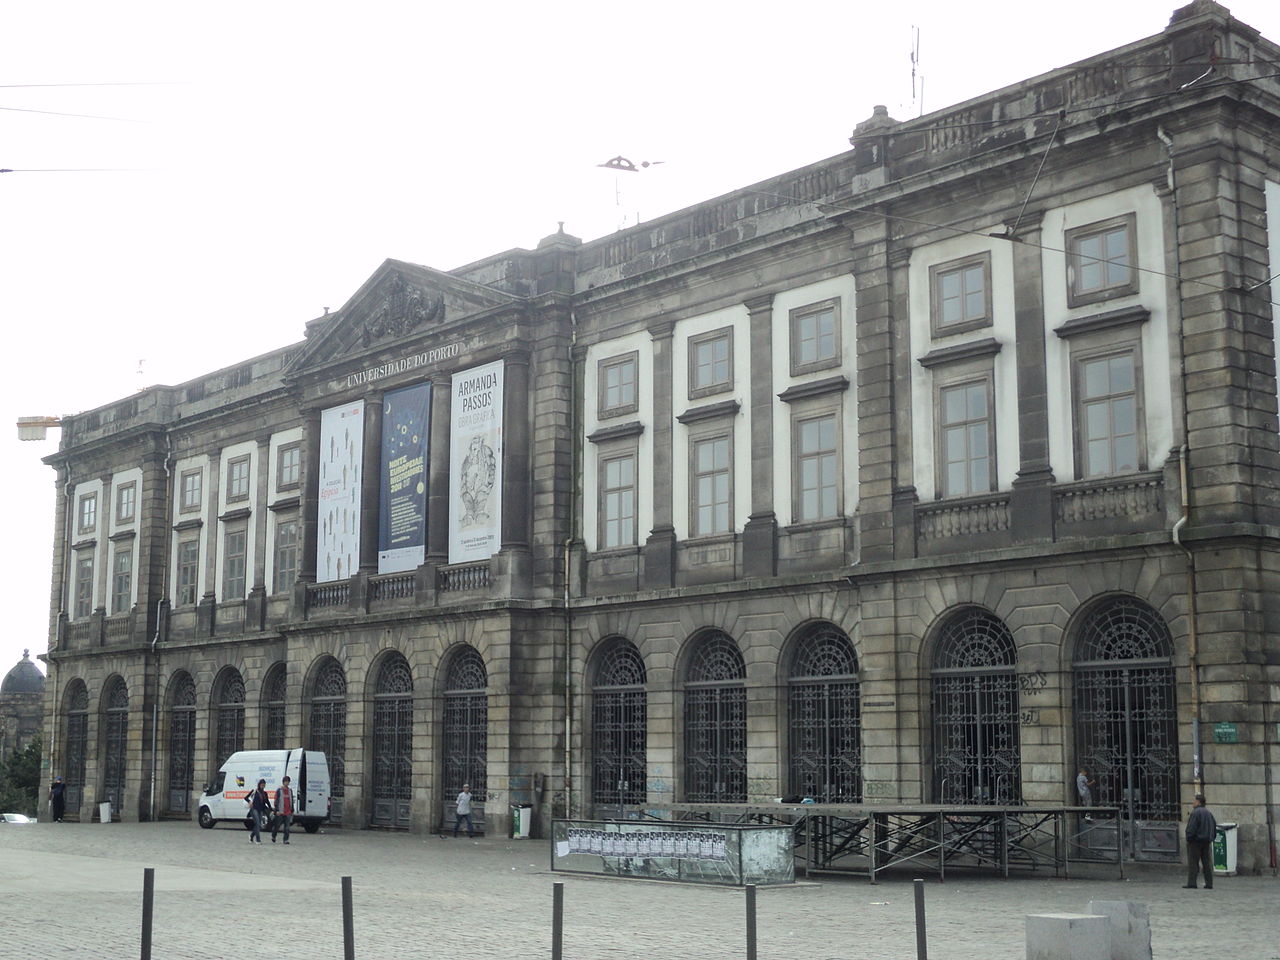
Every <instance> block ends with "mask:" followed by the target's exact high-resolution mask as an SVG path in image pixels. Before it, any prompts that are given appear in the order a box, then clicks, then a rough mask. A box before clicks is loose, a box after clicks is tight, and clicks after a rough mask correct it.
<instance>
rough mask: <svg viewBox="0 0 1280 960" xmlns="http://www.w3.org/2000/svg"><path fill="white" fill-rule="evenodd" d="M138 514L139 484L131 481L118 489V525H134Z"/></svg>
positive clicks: (116, 517) (116, 518)
mask: <svg viewBox="0 0 1280 960" xmlns="http://www.w3.org/2000/svg"><path fill="white" fill-rule="evenodd" d="M137 513H138V483H137V481H136V480H130V481H129V482H128V483H122V484H120V486H118V487H116V516H115V520H116V523H132V522H133V521H134V518H135V517H136V516H137Z"/></svg>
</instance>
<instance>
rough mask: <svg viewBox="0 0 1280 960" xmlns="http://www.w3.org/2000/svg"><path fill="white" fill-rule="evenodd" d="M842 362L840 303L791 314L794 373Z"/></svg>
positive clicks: (823, 304)
mask: <svg viewBox="0 0 1280 960" xmlns="http://www.w3.org/2000/svg"><path fill="white" fill-rule="evenodd" d="M839 362H840V301H839V300H828V301H826V302H825V303H816V304H811V305H809V306H807V307H800V308H798V309H796V310H792V311H791V373H792V375H796V374H801V373H808V372H810V371H811V370H822V369H824V368H826V367H834V366H836V365H837V364H839Z"/></svg>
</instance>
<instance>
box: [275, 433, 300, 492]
mask: <svg viewBox="0 0 1280 960" xmlns="http://www.w3.org/2000/svg"><path fill="white" fill-rule="evenodd" d="M276 456H277V458H278V459H277V461H276V489H277V490H292V489H294V488H295V487H298V486H300V485H301V484H302V444H300V443H287V444H285V445H284V446H283V447H281V448H280V451H279V453H277V454H276Z"/></svg>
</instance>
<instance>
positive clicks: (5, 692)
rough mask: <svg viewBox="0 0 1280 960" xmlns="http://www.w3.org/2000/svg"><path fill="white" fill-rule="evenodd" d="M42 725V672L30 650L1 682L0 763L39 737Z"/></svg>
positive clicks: (24, 652) (23, 653)
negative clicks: (32, 658)
mask: <svg viewBox="0 0 1280 960" xmlns="http://www.w3.org/2000/svg"><path fill="white" fill-rule="evenodd" d="M43 724H44V674H43V673H41V672H40V668H39V667H37V666H36V665H35V664H34V663H32V662H31V651H29V650H23V651H22V659H21V660H19V661H18V662H17V663H15V664H14V665H13V667H12V668H11V669H10V670H9V672H8V673H6V674H5V675H4V680H2V681H0V763H3V762H4V761H5V760H7V759H8V758H9V756H10V755H12V754H14V753H16V752H17V751H19V750H25V749H26V748H27V746H28V745H29V744H30V743H31V742H32V741H33V740H35V739H36V738H37V737H38V736H40V731H41V728H42V726H43Z"/></svg>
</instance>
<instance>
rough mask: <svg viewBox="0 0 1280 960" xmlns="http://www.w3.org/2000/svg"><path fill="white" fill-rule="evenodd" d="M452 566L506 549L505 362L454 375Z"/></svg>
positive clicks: (451, 515) (496, 362)
mask: <svg viewBox="0 0 1280 960" xmlns="http://www.w3.org/2000/svg"><path fill="white" fill-rule="evenodd" d="M449 413H450V420H451V424H450V426H451V427H452V429H451V431H450V437H449V562H450V563H465V562H467V561H468V560H486V559H488V558H489V557H491V556H493V555H494V554H495V553H497V552H498V548H499V547H500V546H501V545H502V541H501V534H500V529H499V528H500V523H501V520H502V361H501V360H498V361H495V362H493V363H486V364H485V365H484V366H483V367H475V368H473V369H471V370H465V371H463V372H462V373H457V374H454V377H453V407H452V409H451V410H450V411H449Z"/></svg>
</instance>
